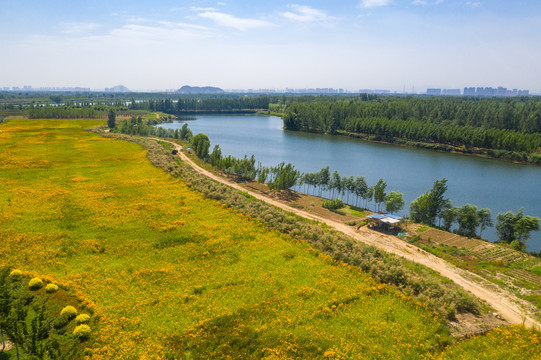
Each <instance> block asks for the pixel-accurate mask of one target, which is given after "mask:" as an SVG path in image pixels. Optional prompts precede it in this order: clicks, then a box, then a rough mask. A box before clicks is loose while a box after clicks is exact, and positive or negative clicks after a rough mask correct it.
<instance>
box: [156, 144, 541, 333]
mask: <svg viewBox="0 0 541 360" xmlns="http://www.w3.org/2000/svg"><path fill="white" fill-rule="evenodd" d="M154 140H157V141H162V142H168V143H170V144H173V145H174V147H175V149H176V150H177V151H178V155H179V156H180V158H181V159H182V161H184V162H185V163H187V164H189V165H190V166H191V167H192V168H193V169H194V170H195V171H196V172H198V173H200V174H202V175H204V176H206V177H209V178H211V179H213V180H215V181H217V182H220V183H222V184H225V185H227V186H230V187H232V188H235V189H237V190H240V191H242V192H245V193H248V194H250V195H251V196H253V197H254V198H257V199H259V200H261V201H264V202H266V203H268V204H271V205H273V206H276V207H278V208H280V209H282V210H285V211H287V212H290V213H294V214H296V215H298V216H301V217H304V218H306V219H310V220H316V221H319V222H321V223H324V224H327V225H328V226H331V227H333V228H334V229H336V230H338V231H340V232H342V233H344V234H346V235H348V236H351V237H352V238H354V239H355V240H358V241H362V242H364V243H366V244H368V245H372V246H375V247H377V248H379V249H382V250H385V251H388V252H390V253H393V254H396V255H398V256H401V257H403V258H406V259H408V260H411V261H414V262H416V263H419V264H422V265H425V266H426V267H428V268H430V269H432V270H435V271H437V272H438V273H440V274H441V275H442V276H444V277H446V278H448V279H450V280H451V281H453V282H454V283H455V284H457V285H458V286H460V287H462V288H463V289H465V290H467V291H469V292H471V293H472V294H473V295H475V296H476V297H478V298H479V299H482V300H484V301H486V302H487V304H488V305H490V306H491V307H492V308H493V309H495V310H496V311H497V312H498V314H499V315H500V316H501V317H503V318H504V319H505V320H507V321H508V322H510V323H514V324H522V323H524V325H525V326H528V327H535V328H537V329H541V322H539V321H537V320H535V319H534V318H533V317H531V316H530V315H529V314H528V313H527V312H526V311H525V310H524V308H527V307H528V304H527V303H526V302H525V301H523V300H521V299H519V298H518V297H516V296H515V295H513V294H512V293H510V292H508V291H505V290H503V289H499V288H498V289H496V286H495V285H494V284H492V283H490V282H489V281H487V280H485V279H483V278H482V277H480V276H479V275H476V274H474V273H471V272H469V271H466V270H462V269H459V268H458V267H456V266H454V265H452V264H450V263H448V262H446V261H445V260H443V259H441V258H439V257H437V256H434V255H432V254H430V253H428V252H426V251H424V250H422V249H420V248H418V247H416V246H413V245H410V244H408V243H407V242H405V241H403V240H400V239H398V238H397V237H395V236H390V235H385V234H380V233H377V232H374V231H371V230H369V229H366V228H361V229H360V230H356V229H355V228H354V227H351V226H348V225H345V224H343V223H340V222H337V221H333V220H330V219H326V218H323V217H320V216H318V215H314V214H311V213H308V212H306V211H303V210H299V209H296V208H293V207H291V206H288V205H286V204H284V203H281V202H279V201H276V200H274V199H271V198H269V197H267V196H264V195H262V194H259V193H256V192H253V191H250V190H247V189H246V188H244V187H242V186H241V185H239V184H236V183H234V182H232V181H229V180H227V179H225V178H222V177H220V176H217V175H215V174H213V173H211V172H209V171H207V170H205V169H203V168H201V167H200V166H198V165H197V164H195V163H194V162H193V161H192V160H191V159H190V158H188V156H186V154H185V153H184V152H182V146H180V145H178V144H176V143H173V142H171V141H166V140H163V139H156V138H154ZM529 307H530V308H531V307H532V306H531V305H530V306H529Z"/></svg>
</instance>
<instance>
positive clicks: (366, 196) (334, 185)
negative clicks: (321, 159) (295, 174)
mask: <svg viewBox="0 0 541 360" xmlns="http://www.w3.org/2000/svg"><path fill="white" fill-rule="evenodd" d="M299 185H301V186H302V185H304V192H305V193H308V192H309V190H310V189H311V190H312V193H313V194H318V195H319V196H322V194H323V192H324V191H327V192H330V193H331V194H330V197H331V198H332V199H334V198H335V195H336V196H342V197H344V196H346V203H349V196H350V195H352V196H354V197H355V204H356V205H359V203H360V202H361V203H362V202H363V201H364V206H363V207H364V208H366V209H367V208H368V205H369V203H370V202H371V201H374V203H375V207H376V208H375V210H376V211H380V210H381V209H382V207H383V205H385V209H386V211H388V212H396V211H400V210H401V209H402V208H403V207H404V200H403V194H402V193H399V192H391V193H389V194H387V193H386V192H385V190H386V188H387V183H386V182H385V181H383V180H382V179H380V180H379V181H378V182H377V184H375V185H373V186H369V185H368V183H367V182H366V179H365V178H364V176H358V177H356V178H354V177H353V176H350V177H346V176H340V173H339V172H338V171H334V172H333V173H332V174H331V172H330V167H329V166H326V167H324V168H322V169H321V170H320V171H318V172H314V173H304V174H303V175H302V176H301V177H300V181H299Z"/></svg>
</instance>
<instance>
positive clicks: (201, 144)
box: [192, 133, 210, 160]
mask: <svg viewBox="0 0 541 360" xmlns="http://www.w3.org/2000/svg"><path fill="white" fill-rule="evenodd" d="M192 148H193V150H194V151H195V153H196V154H197V156H198V157H199V158H201V159H203V160H206V159H207V158H208V156H209V148H210V140H209V137H208V136H207V135H205V134H203V133H200V134H197V135H195V136H194V137H193V140H192Z"/></svg>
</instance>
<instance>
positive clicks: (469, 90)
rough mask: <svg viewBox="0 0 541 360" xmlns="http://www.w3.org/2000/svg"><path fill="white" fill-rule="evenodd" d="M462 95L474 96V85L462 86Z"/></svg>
mask: <svg viewBox="0 0 541 360" xmlns="http://www.w3.org/2000/svg"><path fill="white" fill-rule="evenodd" d="M464 96H475V88H474V87H465V88H464Z"/></svg>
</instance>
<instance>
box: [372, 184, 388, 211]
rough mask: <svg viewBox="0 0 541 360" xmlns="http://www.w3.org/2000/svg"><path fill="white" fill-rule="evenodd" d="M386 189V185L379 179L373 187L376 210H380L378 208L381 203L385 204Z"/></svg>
mask: <svg viewBox="0 0 541 360" xmlns="http://www.w3.org/2000/svg"><path fill="white" fill-rule="evenodd" d="M386 187H387V183H386V182H385V181H383V180H382V179H379V181H378V183H377V184H376V186H375V187H374V201H375V203H376V208H377V209H376V210H377V211H379V210H380V206H381V204H382V203H383V202H385V196H386V194H385V188H386Z"/></svg>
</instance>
